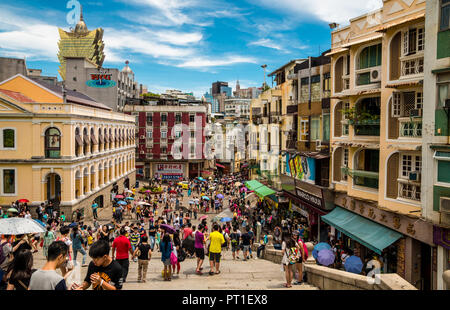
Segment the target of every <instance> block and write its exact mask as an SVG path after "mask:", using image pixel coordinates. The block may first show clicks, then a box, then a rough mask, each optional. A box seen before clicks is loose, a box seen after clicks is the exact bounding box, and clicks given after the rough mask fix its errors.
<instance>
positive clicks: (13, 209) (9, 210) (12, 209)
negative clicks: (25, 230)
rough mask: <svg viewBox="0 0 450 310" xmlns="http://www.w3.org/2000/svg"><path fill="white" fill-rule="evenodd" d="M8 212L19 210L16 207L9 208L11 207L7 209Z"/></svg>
mask: <svg viewBox="0 0 450 310" xmlns="http://www.w3.org/2000/svg"><path fill="white" fill-rule="evenodd" d="M7 212H12V213H19V211H17V209H15V208H9V209H8V210H7Z"/></svg>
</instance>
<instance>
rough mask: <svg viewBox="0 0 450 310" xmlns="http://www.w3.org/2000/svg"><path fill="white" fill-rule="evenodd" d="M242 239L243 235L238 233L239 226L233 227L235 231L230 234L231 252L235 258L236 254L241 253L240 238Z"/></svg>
mask: <svg viewBox="0 0 450 310" xmlns="http://www.w3.org/2000/svg"><path fill="white" fill-rule="evenodd" d="M240 239H241V236H240V235H239V234H238V232H237V228H236V227H233V232H232V233H231V235H230V240H231V253H232V254H233V260H235V259H236V256H237V255H239V240H240ZM236 252H237V253H236ZM237 259H239V256H237Z"/></svg>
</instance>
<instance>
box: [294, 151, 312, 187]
mask: <svg viewBox="0 0 450 310" xmlns="http://www.w3.org/2000/svg"><path fill="white" fill-rule="evenodd" d="M289 167H290V169H291V174H292V176H293V177H294V178H296V179H298V180H301V181H305V182H314V181H315V179H316V162H315V159H314V158H309V157H305V156H295V157H294V158H291V159H290V160H289Z"/></svg>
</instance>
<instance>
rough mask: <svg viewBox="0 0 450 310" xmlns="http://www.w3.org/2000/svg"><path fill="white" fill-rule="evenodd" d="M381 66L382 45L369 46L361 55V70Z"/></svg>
mask: <svg viewBox="0 0 450 310" xmlns="http://www.w3.org/2000/svg"><path fill="white" fill-rule="evenodd" d="M377 66H381V43H380V44H377V45H372V46H368V47H366V48H365V49H363V50H362V51H361V54H359V69H367V68H371V67H377Z"/></svg>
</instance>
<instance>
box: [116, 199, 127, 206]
mask: <svg viewBox="0 0 450 310" xmlns="http://www.w3.org/2000/svg"><path fill="white" fill-rule="evenodd" d="M118 204H119V205H122V206H126V205H127V203H126V202H125V201H123V200H121V201H119V202H118Z"/></svg>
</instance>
